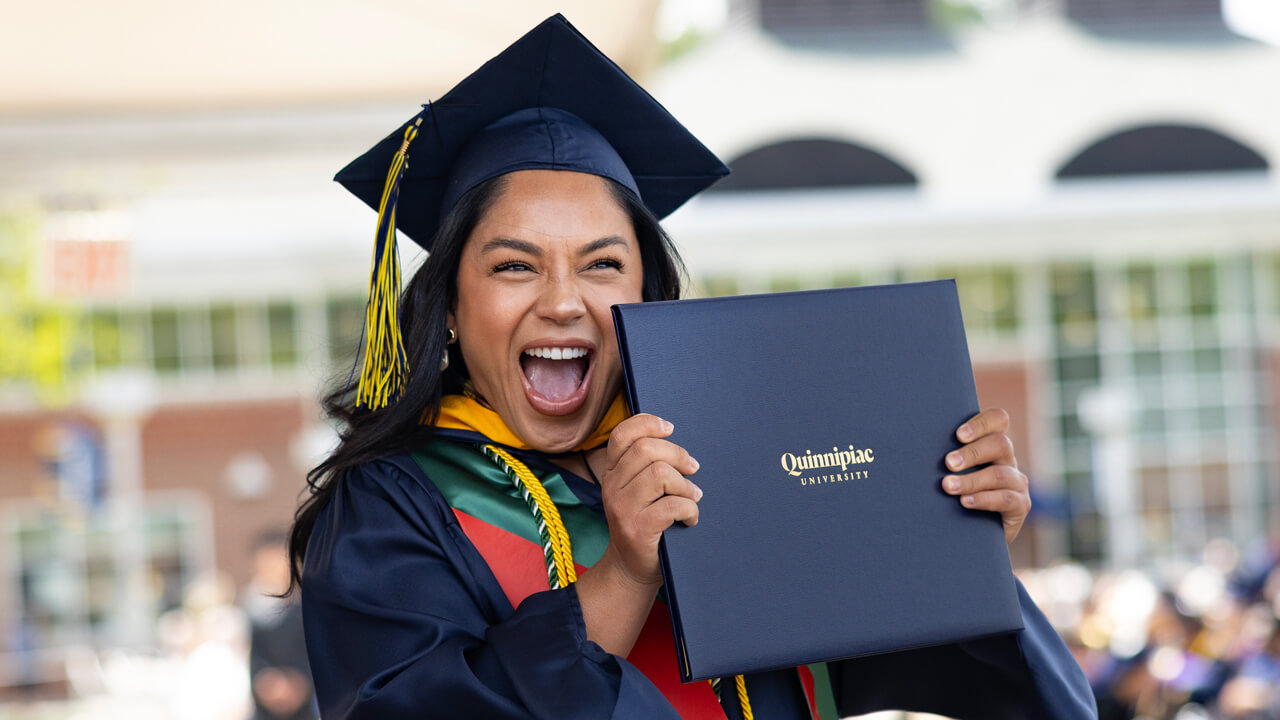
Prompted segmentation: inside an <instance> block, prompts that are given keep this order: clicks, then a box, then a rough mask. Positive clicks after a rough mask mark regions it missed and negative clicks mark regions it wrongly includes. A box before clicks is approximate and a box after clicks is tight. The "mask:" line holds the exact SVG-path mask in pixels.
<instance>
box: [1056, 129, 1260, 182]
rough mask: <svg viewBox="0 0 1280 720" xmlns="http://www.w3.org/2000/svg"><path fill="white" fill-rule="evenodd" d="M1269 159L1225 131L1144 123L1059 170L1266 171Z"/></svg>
mask: <svg viewBox="0 0 1280 720" xmlns="http://www.w3.org/2000/svg"><path fill="white" fill-rule="evenodd" d="M1267 167H1268V164H1267V160H1266V158H1264V157H1263V156H1262V155H1260V154H1259V153H1258V152H1257V151H1256V150H1254V149H1252V148H1250V147H1248V146H1247V145H1244V144H1242V143H1240V142H1239V141H1237V140H1233V139H1231V138H1229V137H1227V136H1226V135H1223V134H1222V133H1219V132H1217V131H1215V130H1210V129H1208V128H1203V127H1195V126H1191V125H1145V126H1142V127H1137V128H1133V129H1130V130H1123V131H1121V132H1118V133H1115V134H1113V135H1108V136H1107V137H1105V138H1102V139H1101V140H1098V141H1096V142H1094V143H1093V144H1091V145H1089V146H1088V147H1086V148H1085V149H1084V150H1081V151H1080V152H1079V153H1077V154H1076V155H1075V157H1073V158H1071V159H1070V160H1068V161H1067V162H1066V163H1064V164H1063V165H1062V167H1060V168H1058V172H1057V177H1058V178H1075V177H1097V176H1106V175H1156V174H1165V173H1197V172H1216V171H1223V170H1265V169H1267Z"/></svg>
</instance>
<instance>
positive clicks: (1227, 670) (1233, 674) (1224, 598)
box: [1018, 540, 1280, 720]
mask: <svg viewBox="0 0 1280 720" xmlns="http://www.w3.org/2000/svg"><path fill="white" fill-rule="evenodd" d="M1278 551H1280V544H1277V543H1275V542H1272V543H1269V544H1265V545H1260V546H1258V547H1255V548H1249V549H1246V550H1240V549H1238V548H1236V547H1235V546H1234V545H1232V544H1231V543H1230V542H1228V541H1226V540H1214V541H1211V542H1210V543H1208V545H1207V546H1206V547H1205V548H1204V551H1203V553H1202V557H1201V558H1200V561H1199V562H1198V563H1178V564H1173V565H1169V566H1163V567H1158V568H1151V569H1147V570H1145V571H1138V570H1131V569H1130V570H1114V571H1101V572H1090V571H1088V570H1086V569H1085V568H1084V567H1083V566H1080V565H1077V564H1074V563H1064V564H1060V565H1055V566H1053V567H1048V568H1044V569H1038V570H1027V571H1022V572H1019V573H1018V574H1019V577H1020V578H1021V579H1022V581H1023V583H1024V584H1025V585H1026V586H1027V590H1028V592H1029V593H1031V595H1032V596H1033V597H1034V598H1035V599H1036V602H1037V603H1038V604H1039V605H1040V607H1041V608H1043V609H1044V611H1045V613H1046V615H1047V616H1048V617H1049V619H1050V621H1051V622H1053V623H1054V625H1055V626H1056V627H1057V628H1058V630H1059V631H1060V632H1061V633H1062V634H1063V636H1064V637H1065V638H1066V639H1067V641H1068V644H1069V645H1071V647H1072V650H1073V652H1074V653H1075V654H1076V658H1077V659H1078V660H1079V662H1080V665H1081V666H1082V667H1083V668H1084V670H1085V673H1086V675H1087V676H1088V677H1089V680H1090V682H1091V683H1092V685H1093V689H1094V693H1095V695H1096V696H1097V698H1098V708H1099V718H1100V720H1122V719H1128V718H1141V719H1143V720H1208V719H1213V720H1218V719H1222V720H1262V719H1264V718H1280V619H1278V618H1280V563H1278V560H1280V552H1278Z"/></svg>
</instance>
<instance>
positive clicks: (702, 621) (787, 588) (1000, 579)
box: [613, 280, 1022, 682]
mask: <svg viewBox="0 0 1280 720" xmlns="http://www.w3.org/2000/svg"><path fill="white" fill-rule="evenodd" d="M613 317H614V324H615V327H616V330H617V337H618V345H619V348H620V350H621V355H622V364H623V372H624V376H625V386H626V389H625V392H626V393H627V398H628V402H629V404H630V406H631V409H632V410H633V411H634V412H646V413H652V414H655V415H658V416H659V417H662V418H665V419H667V420H669V421H671V422H672V423H673V424H674V425H675V432H674V433H673V434H672V435H671V438H670V439H671V440H672V441H673V442H675V443H678V444H679V445H682V446H683V447H684V448H686V449H687V450H688V451H689V452H690V453H691V454H692V455H693V457H694V458H696V459H697V460H698V462H699V463H700V466H701V467H700V470H699V472H698V473H697V475H695V476H694V477H693V479H694V481H695V482H697V483H698V485H699V486H700V487H701V488H702V489H703V491H704V493H705V494H704V495H703V497H702V500H701V501H700V502H699V507H700V513H699V521H698V524H697V526H695V527H685V526H683V525H681V524H677V525H675V526H673V527H671V528H670V529H668V530H667V531H666V532H665V533H664V535H663V538H662V543H661V546H660V556H661V560H662V571H663V578H664V583H665V585H664V587H665V593H666V599H667V603H668V605H669V607H670V611H671V619H672V625H673V629H674V634H675V638H676V652H677V653H678V654H679V660H680V666H681V673H682V675H683V680H684V681H685V682H689V681H691V680H701V679H705V678H711V677H724V676H728V675H731V674H735V673H749V672H757V671H763V670H769V669H774V668H780V667H789V666H796V665H801V664H805V663H811V662H821V661H827V660H836V659H841V658H847V657H855V656H859V655H867V654H872V653H882V652H892V651H895V650H905V649H909V648H914V647H922V646H926V645H936V644H941V643H947V642H955V641H959V640H965V639H972V638H977V637H983V636H988V635H994V634H999V633H1003V632H1011V631H1014V630H1018V629H1020V628H1021V627H1022V616H1021V612H1020V610H1019V606H1018V596H1017V590H1016V589H1015V585H1014V580H1013V573H1012V570H1011V568H1010V562H1009V553H1008V547H1007V546H1006V544H1005V539H1004V532H1003V529H1002V527H1001V522H1000V517H999V515H998V514H996V513H990V512H980V511H972V510H967V509H965V508H964V507H963V506H962V505H961V504H960V501H959V498H958V497H956V496H952V495H947V494H946V493H945V492H943V490H942V487H941V483H942V477H943V476H944V475H946V474H947V473H948V471H947V470H946V468H945V467H944V465H943V458H944V457H945V456H946V454H947V453H948V452H949V451H951V450H954V449H956V448H958V447H960V443H959V442H958V441H957V440H956V439H955V430H956V428H958V427H959V426H960V424H961V423H963V422H964V421H965V420H967V419H968V418H970V417H972V416H973V415H975V414H976V413H977V412H978V410H979V406H978V395H977V391H976V390H975V388H974V382H973V370H972V367H971V365H970V361H969V350H968V345H967V344H966V341H965V335H964V325H963V322H962V320H961V316H960V303H959V300H958V298H957V295H956V287H955V281H954V280H942V281H936V282H924V283H904V284H898V285H883V286H868V287H857V288H840V289H834V290H815V291H807V292H794V293H779V294H772V295H748V296H739V297H727V298H707V299H697V300H675V301H667V302H649V303H634V304H626V305H615V306H614V307H613Z"/></svg>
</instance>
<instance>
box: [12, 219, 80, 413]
mask: <svg viewBox="0 0 1280 720" xmlns="http://www.w3.org/2000/svg"><path fill="white" fill-rule="evenodd" d="M40 227H41V213H40V212H39V210H38V209H36V208H34V207H19V208H10V209H6V210H0V391H4V392H5V393H6V394H10V393H19V394H22V395H28V396H32V397H34V398H35V399H36V400H38V401H39V402H41V403H43V404H47V405H62V404H65V403H66V402H67V401H68V400H69V399H70V393H71V390H72V383H71V378H70V377H69V371H70V368H71V365H72V363H71V360H72V356H73V353H74V349H75V345H76V342H75V338H76V332H75V326H76V324H77V316H76V312H75V311H74V310H73V309H72V308H71V307H70V306H68V305H66V304H65V303H58V302H55V301H53V300H51V299H49V298H47V297H42V293H41V288H40V284H39V282H38V277H39V276H38V271H39V267H40V255H39V253H40Z"/></svg>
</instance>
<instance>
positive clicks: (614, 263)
mask: <svg viewBox="0 0 1280 720" xmlns="http://www.w3.org/2000/svg"><path fill="white" fill-rule="evenodd" d="M587 269H588V270H621V269H622V261H621V260H618V259H617V258H600V259H599V260H593V261H592V262H591V264H590V265H588V266H587Z"/></svg>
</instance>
